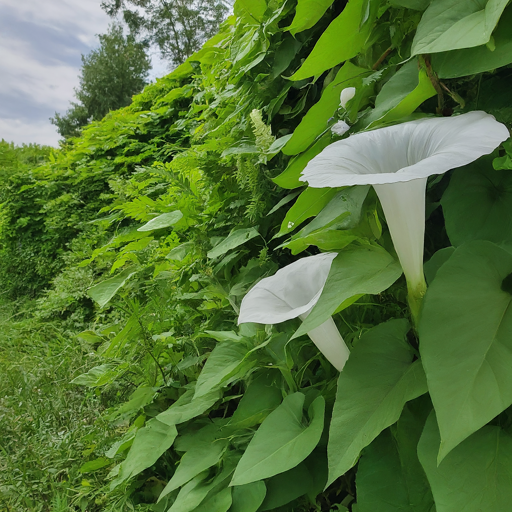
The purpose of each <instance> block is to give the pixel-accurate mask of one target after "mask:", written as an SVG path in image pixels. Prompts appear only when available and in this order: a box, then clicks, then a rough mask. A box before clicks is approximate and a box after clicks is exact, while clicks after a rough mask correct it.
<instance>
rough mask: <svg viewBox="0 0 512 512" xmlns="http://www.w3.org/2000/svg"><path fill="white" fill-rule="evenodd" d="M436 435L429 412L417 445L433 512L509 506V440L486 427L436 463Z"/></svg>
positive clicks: (511, 486) (470, 511)
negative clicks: (428, 486)
mask: <svg viewBox="0 0 512 512" xmlns="http://www.w3.org/2000/svg"><path fill="white" fill-rule="evenodd" d="M439 443H440V436H439V430H438V428H437V425H436V417H435V414H434V413H432V414H431V415H430V416H429V418H428V420H427V423H426V425H425V429H424V430H423V435H422V436H421V439H420V442H419V445H418V455H419V458H420V461H421V464H422V465H423V468H424V469H425V472H426V473H427V477H428V480H429V482H430V485H431V487H432V493H433V494H434V499H435V502H436V511H437V512H461V511H464V512H484V511H485V512H487V511H489V512H498V511H501V510H503V511H505V510H510V503H512V437H510V435H509V434H508V433H506V432H505V431H504V430H502V429H501V428H500V427H497V426H486V427H484V428H482V429H481V430H479V431H478V432H476V433H474V434H473V435H472V436H471V437H469V438H468V439H466V440H465V441H464V442H462V443H461V444H460V445H459V446H457V447H456V448H455V449H454V450H453V451H452V452H451V453H449V454H448V455H447V456H446V458H445V459H444V460H443V461H442V462H441V464H439V465H438V464H437V452H438V449H439Z"/></svg>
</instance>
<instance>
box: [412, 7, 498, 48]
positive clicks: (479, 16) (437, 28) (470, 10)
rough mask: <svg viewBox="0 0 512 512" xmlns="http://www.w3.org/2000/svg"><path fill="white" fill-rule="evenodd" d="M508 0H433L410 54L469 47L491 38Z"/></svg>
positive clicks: (417, 31) (424, 16) (483, 42)
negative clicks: (476, 0)
mask: <svg viewBox="0 0 512 512" xmlns="http://www.w3.org/2000/svg"><path fill="white" fill-rule="evenodd" d="M507 3H508V0H488V1H487V2H485V0H484V1H478V2H475V1H474V0H432V1H431V2H430V5H429V6H428V8H427V10H426V11H425V12H424V14H423V16H422V18H421V21H420V23H419V25H418V28H417V30H416V34H415V36H414V40H413V43H412V49H411V53H412V55H419V54H425V53H436V52H445V51H450V50H457V49H460V48H472V47H474V46H480V45H482V44H486V43H487V42H488V41H489V39H490V38H491V34H492V31H493V30H494V28H495V27H496V24H497V23H498V20H499V19H500V16H501V14H502V12H503V10H504V9H505V7H506V6H507Z"/></svg>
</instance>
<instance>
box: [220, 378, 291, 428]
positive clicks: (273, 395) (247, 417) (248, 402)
mask: <svg viewBox="0 0 512 512" xmlns="http://www.w3.org/2000/svg"><path fill="white" fill-rule="evenodd" d="M274 373H275V372H273V373H270V374H269V373H263V374H261V375H259V376H258V377H256V378H255V379H254V380H253V381H251V383H250V384H249V386H248V388H247V390H246V391H245V393H244V395H243V396H242V399H241V400H240V403H239V404H238V407H237V409H236V411H235V412H234V414H233V416H232V417H231V420H230V421H229V423H228V425H231V426H233V427H235V428H250V427H253V426H254V425H257V424H259V423H261V422H262V421H263V420H264V419H265V418H266V417H267V416H268V415H269V414H270V413H271V412H272V411H273V410H274V409H275V408H276V407H277V406H278V405H279V404H280V403H281V401H282V399H283V395H282V392H281V389H280V387H278V386H277V385H276V383H275V382H274Z"/></svg>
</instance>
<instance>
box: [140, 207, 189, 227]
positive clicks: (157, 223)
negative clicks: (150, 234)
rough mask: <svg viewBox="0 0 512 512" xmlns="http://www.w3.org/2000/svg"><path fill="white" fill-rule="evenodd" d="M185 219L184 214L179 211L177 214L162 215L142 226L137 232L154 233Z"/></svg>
mask: <svg viewBox="0 0 512 512" xmlns="http://www.w3.org/2000/svg"><path fill="white" fill-rule="evenodd" d="M182 218H183V213H181V212H180V211H179V210H176V211H175V212H169V213H162V215H159V216H158V217H155V218H154V219H151V220H150V221H149V222H148V223H146V224H144V226H141V227H140V228H139V229H137V231H154V230H155V229H163V228H168V227H169V226H172V225H173V224H176V222H178V221H179V220H181V219H182Z"/></svg>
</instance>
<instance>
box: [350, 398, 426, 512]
mask: <svg viewBox="0 0 512 512" xmlns="http://www.w3.org/2000/svg"><path fill="white" fill-rule="evenodd" d="M419 400H420V404H421V405H423V404H424V403H425V402H428V399H427V400H421V399H419ZM416 402H418V400H415V401H413V402H409V403H408V404H406V405H405V407H404V411H403V413H402V416H401V417H400V419H399V420H398V423H397V424H396V426H394V427H393V426H392V427H390V428H389V429H386V430H384V432H382V433H381V434H380V435H379V436H378V437H377V439H375V440H374V441H373V443H372V444H370V445H369V446H368V447H367V448H365V450H364V452H363V455H362V457H361V459H360V461H359V464H358V466H357V475H356V485H357V504H358V506H359V512H374V511H375V510H378V511H379V512H396V511H400V512H431V511H432V510H433V506H434V500H433V497H432V492H431V491H430V486H429V483H428V480H427V477H426V475H425V472H424V471H423V468H422V466H421V464H420V462H419V459H418V455H417V453H416V448H417V445H418V441H419V439H420V436H421V433H422V431H423V427H424V425H425V419H426V418H425V416H426V415H428V413H429V411H430V410H431V409H432V406H431V405H430V407H428V408H422V409H423V410H421V411H419V412H420V413H419V414H418V412H417V411H415V410H414V407H413V406H414V404H415V403H416ZM425 412H426V414H425Z"/></svg>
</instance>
